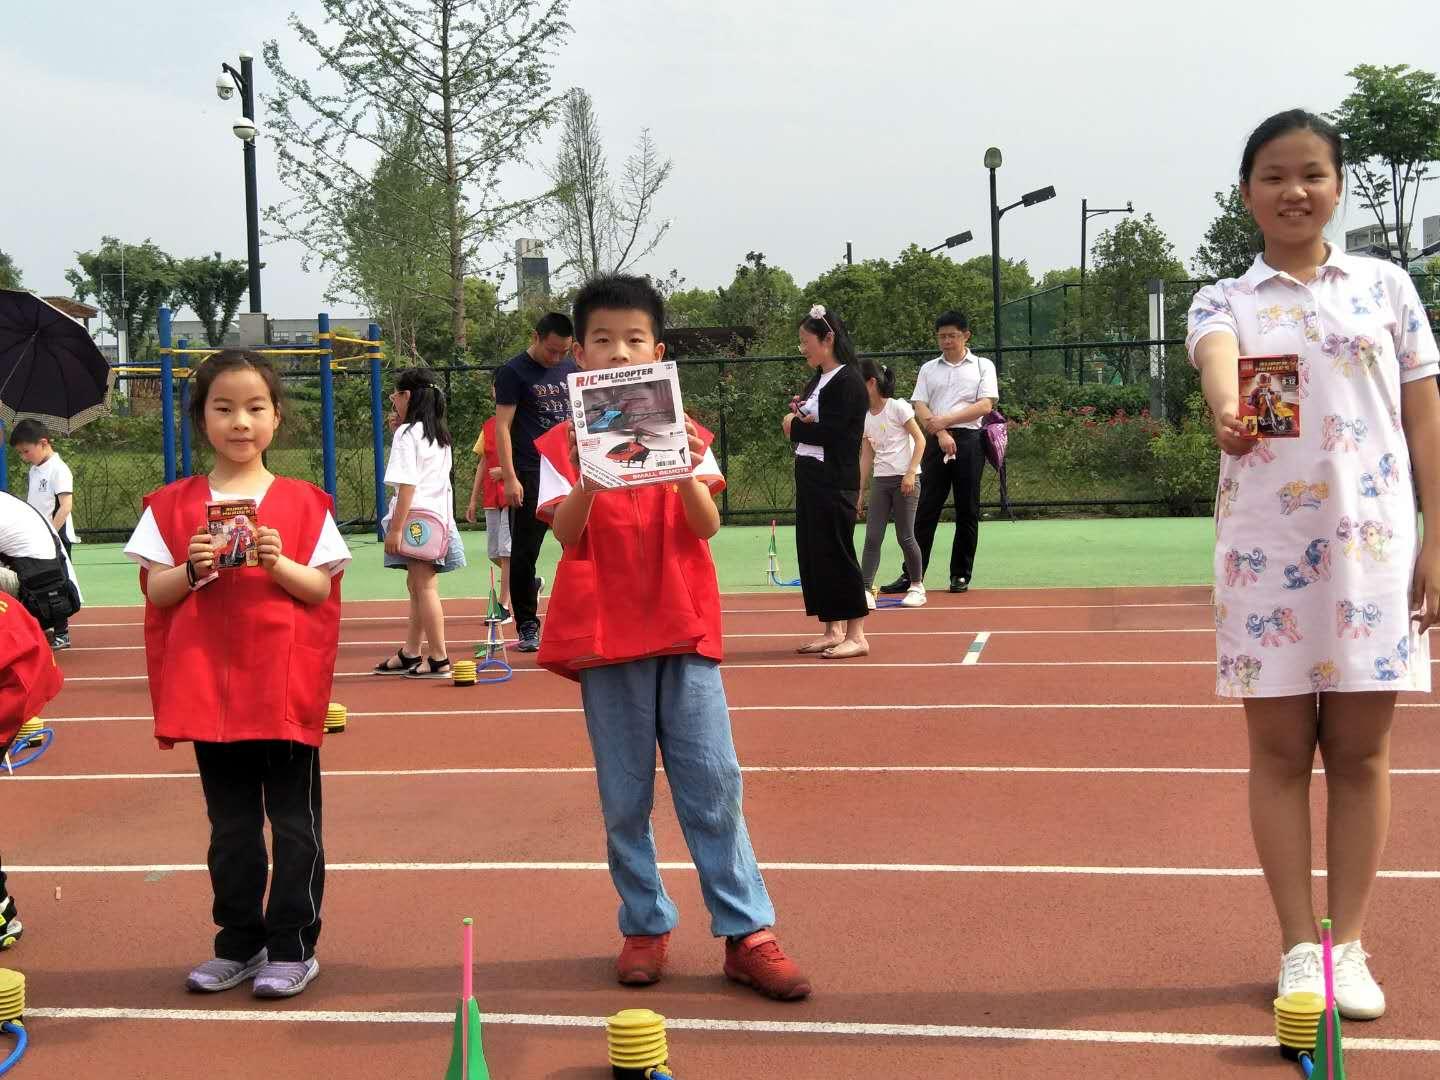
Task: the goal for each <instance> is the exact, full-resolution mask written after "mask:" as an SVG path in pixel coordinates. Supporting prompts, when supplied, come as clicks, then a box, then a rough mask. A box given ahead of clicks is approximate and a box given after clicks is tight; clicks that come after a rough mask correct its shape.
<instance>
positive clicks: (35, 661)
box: [0, 593, 65, 749]
mask: <svg viewBox="0 0 1440 1080" xmlns="http://www.w3.org/2000/svg"><path fill="white" fill-rule="evenodd" d="M64 681H65V680H64V677H63V676H62V675H61V674H60V669H59V668H58V667H56V666H55V654H54V653H53V652H51V651H50V644H49V642H47V641H46V640H45V631H44V630H41V629H40V624H39V623H37V622H36V621H35V617H34V616H33V615H31V614H30V612H28V611H26V610H25V608H24V607H23V606H22V605H21V603H20V601H19V600H17V599H15V597H13V596H7V595H6V594H5V593H0V749H3V748H4V747H7V746H9V745H10V742H11V740H13V739H14V738H15V733H16V732H17V731H19V730H20V725H21V724H23V723H25V721H26V720H29V719H30V718H31V717H32V716H39V715H40V710H42V709H43V708H45V706H46V705H47V704H49V703H50V700H51V699H52V698H53V697H54V696H55V695H56V694H58V693H59V692H60V686H61V684H62V683H63V682H64Z"/></svg>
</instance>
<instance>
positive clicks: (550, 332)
mask: <svg viewBox="0 0 1440 1080" xmlns="http://www.w3.org/2000/svg"><path fill="white" fill-rule="evenodd" d="M574 333H575V330H574V328H573V327H572V326H571V325H570V320H569V318H568V317H566V316H565V315H561V314H559V313H557V312H553V311H552V312H551V313H550V314H548V315H546V316H544V317H543V318H541V320H540V321H539V322H537V323H536V324H535V332H534V333H533V334H532V335H530V347H529V348H528V349H526V350H525V351H524V352H522V353H521V354H520V355H519V356H517V357H515V358H514V359H512V360H510V361H509V362H508V363H506V365H505V366H504V367H502V368H501V369H500V370H499V371H497V372H495V448H496V450H497V451H498V452H499V457H500V472H501V475H502V477H503V479H502V483H503V484H504V487H505V505H506V506H508V507H509V508H510V602H511V606H512V607H513V609H514V612H515V629H516V631H517V632H518V633H519V636H520V643H519V644H518V645H517V646H516V648H517V649H518V650H519V651H520V652H536V651H537V650H538V649H539V648H540V617H539V615H538V613H537V611H538V608H539V603H540V598H539V594H538V588H537V586H536V579H535V560H536V559H538V558H539V557H540V545H541V544H543V543H544V541H545V530H546V526H545V523H544V522H543V521H540V520H539V519H537V518H536V517H535V509H536V504H537V499H538V496H539V494H540V455H539V454H538V453H537V452H536V450H535V440H536V439H537V438H539V437H540V436H541V435H544V434H545V432H547V431H549V430H550V429H551V428H552V427H554V426H555V425H556V424H558V423H560V422H561V421H562V420H565V419H566V418H567V417H568V416H569V415H570V388H569V385H568V383H567V382H566V378H567V376H569V375H570V373H571V372H573V371H578V370H579V369H578V368H577V367H576V365H575V361H574V360H572V359H571V358H570V342H571V339H572V337H573V336H574Z"/></svg>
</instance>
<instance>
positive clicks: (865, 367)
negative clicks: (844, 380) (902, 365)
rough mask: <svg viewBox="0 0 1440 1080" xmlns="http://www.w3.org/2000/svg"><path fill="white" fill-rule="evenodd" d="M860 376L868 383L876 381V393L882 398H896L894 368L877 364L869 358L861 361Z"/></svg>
mask: <svg viewBox="0 0 1440 1080" xmlns="http://www.w3.org/2000/svg"><path fill="white" fill-rule="evenodd" d="M860 374H861V375H862V376H863V377H864V378H865V381H866V382H869V381H870V380H871V379H874V380H875V392H876V393H878V394H879V395H880V396H881V397H882V398H892V397H894V396H895V371H894V369H893V368H890V367H887V366H886V365H884V364H881V363H877V362H876V361H874V360H872V359H870V357H868V356H867V357H865V359H863V360H861V361H860Z"/></svg>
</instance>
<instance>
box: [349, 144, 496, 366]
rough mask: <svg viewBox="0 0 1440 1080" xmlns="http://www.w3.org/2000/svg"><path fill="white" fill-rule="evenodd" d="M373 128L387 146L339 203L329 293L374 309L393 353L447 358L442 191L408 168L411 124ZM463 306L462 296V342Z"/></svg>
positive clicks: (418, 147)
mask: <svg viewBox="0 0 1440 1080" xmlns="http://www.w3.org/2000/svg"><path fill="white" fill-rule="evenodd" d="M379 123H380V130H381V131H382V132H383V133H384V135H385V141H386V144H387V146H388V147H389V149H388V150H387V151H386V152H385V154H384V155H382V157H381V158H380V160H379V161H378V162H377V163H376V165H375V168H374V170H373V171H372V172H371V173H370V174H369V176H368V177H367V178H366V181H365V183H363V184H361V185H359V186H358V187H357V188H356V189H355V191H354V192H353V194H352V197H351V198H349V199H348V200H347V202H346V214H345V217H344V218H342V219H341V220H340V222H339V228H340V243H341V248H340V250H341V251H342V252H343V261H341V263H340V264H339V265H338V266H337V267H336V273H335V279H334V282H333V285H332V290H331V291H332V293H337V294H338V293H345V294H348V295H350V296H353V297H355V298H357V299H359V300H360V302H361V303H363V304H364V305H365V306H366V307H368V308H369V309H370V310H371V311H372V312H374V313H375V314H376V315H377V316H378V317H379V319H380V323H381V325H382V326H383V327H384V328H385V336H386V338H387V340H389V341H390V342H391V344H392V346H393V347H394V349H395V352H396V354H397V355H401V356H408V357H411V358H413V359H416V360H419V359H423V358H424V357H426V356H436V355H439V356H444V355H448V354H449V353H450V352H451V351H452V346H453V337H452V324H451V321H450V304H451V293H450V282H449V262H448V260H447V259H446V257H445V255H444V247H445V243H446V239H445V238H446V236H447V225H446V212H447V211H446V207H447V202H446V198H445V186H444V185H443V184H442V183H440V182H439V181H438V180H436V179H434V178H433V177H432V176H430V175H429V174H428V173H427V172H426V171H425V170H424V169H422V168H420V167H419V166H417V165H416V164H415V158H416V157H417V155H418V154H420V153H421V152H422V150H423V142H422V138H421V134H420V125H419V122H418V121H417V120H415V119H414V118H413V117H382V118H381V119H380V121H379ZM493 306H494V305H493V302H492V303H491V307H493ZM470 307H471V297H470V295H469V294H468V293H467V295H466V301H465V309H466V318H467V330H466V340H467V341H468V340H469V336H470V335H469V329H468V324H469V315H470Z"/></svg>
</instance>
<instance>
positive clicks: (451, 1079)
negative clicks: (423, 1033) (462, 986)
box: [445, 997, 490, 1080]
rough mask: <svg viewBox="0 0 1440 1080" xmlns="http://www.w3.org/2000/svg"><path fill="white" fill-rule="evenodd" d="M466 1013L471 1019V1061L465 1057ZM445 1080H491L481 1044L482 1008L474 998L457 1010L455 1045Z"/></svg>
mask: <svg viewBox="0 0 1440 1080" xmlns="http://www.w3.org/2000/svg"><path fill="white" fill-rule="evenodd" d="M466 1012H468V1013H469V1017H470V1060H469V1061H468V1062H464V1061H461V1060H460V1059H461V1058H462V1057H464V1056H465V1055H464V1050H463V1045H464V1029H463V1028H462V1026H461V1025H462V1024H463V1023H464V1018H465V1014H466ZM445 1080H490V1069H489V1068H488V1067H487V1066H486V1064H485V1048H484V1046H482V1045H481V1042H480V1006H479V1005H477V1004H475V999H474V998H473V997H472V998H471V999H470V1000H469V1001H462V1002H461V1003H460V1004H459V1005H458V1006H456V1009H455V1045H454V1048H453V1049H451V1051H450V1067H449V1068H448V1069H446V1070H445Z"/></svg>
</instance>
